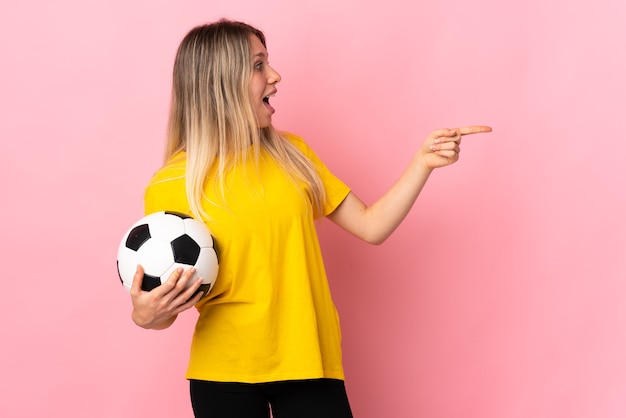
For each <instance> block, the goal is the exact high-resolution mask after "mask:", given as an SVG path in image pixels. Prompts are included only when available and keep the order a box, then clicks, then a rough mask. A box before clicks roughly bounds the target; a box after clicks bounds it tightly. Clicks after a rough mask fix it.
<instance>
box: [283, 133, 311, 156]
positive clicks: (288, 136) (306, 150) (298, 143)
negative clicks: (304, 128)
mask: <svg viewBox="0 0 626 418" xmlns="http://www.w3.org/2000/svg"><path fill="white" fill-rule="evenodd" d="M278 134H279V135H280V136H281V137H283V138H284V139H285V140H287V141H288V142H290V143H291V144H292V145H293V146H295V147H296V148H298V149H299V150H300V152H302V153H303V154H305V155H306V156H311V154H313V150H312V149H311V147H309V145H308V144H307V143H306V142H305V141H304V139H303V138H302V137H301V136H298V135H296V134H294V133H291V132H279V133H278Z"/></svg>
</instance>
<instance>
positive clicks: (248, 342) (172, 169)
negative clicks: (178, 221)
mask: <svg viewBox="0 0 626 418" xmlns="http://www.w3.org/2000/svg"><path fill="white" fill-rule="evenodd" d="M285 137H286V138H287V139H288V140H289V141H291V142H292V143H294V144H295V145H296V146H297V147H298V148H299V149H301V150H302V151H303V152H304V153H305V155H307V156H308V157H309V158H310V159H311V160H312V161H314V162H315V163H316V164H317V166H318V167H319V173H320V176H321V178H322V181H323V183H324V185H325V189H326V193H327V202H326V205H325V208H324V212H325V213H324V214H325V215H328V214H329V213H331V212H332V211H333V210H334V209H335V208H336V207H337V206H338V205H339V204H340V203H341V202H342V201H343V199H344V198H345V197H346V196H347V194H348V193H349V191H350V190H349V188H348V186H346V185H345V184H344V183H342V182H341V181H340V180H339V179H337V178H336V177H335V176H333V175H332V174H331V173H330V172H329V171H328V169H327V168H326V167H325V166H324V165H323V164H322V163H321V162H320V161H319V159H318V158H317V156H316V155H315V154H314V153H313V152H312V151H311V149H310V148H309V147H308V146H307V145H306V144H305V143H304V142H303V141H302V139H300V138H299V137H296V136H294V135H291V134H285ZM182 157H184V155H182ZM246 170H247V175H246V171H244V170H242V167H238V168H237V169H236V170H235V171H234V172H233V173H231V174H230V175H229V176H228V178H227V182H226V186H227V187H226V196H225V198H226V205H224V206H223V207H217V206H216V205H210V204H207V205H205V206H204V209H205V210H206V212H207V213H208V214H209V215H210V217H211V218H212V219H211V221H208V222H207V221H206V220H205V222H207V225H208V226H209V228H210V229H211V231H212V233H213V235H214V237H215V239H216V241H217V244H218V250H219V255H220V270H219V274H218V277H217V281H216V283H215V286H214V288H213V289H212V290H211V293H210V294H209V295H208V296H207V297H206V298H204V299H203V300H201V301H200V303H199V304H198V305H197V308H198V311H199V313H200V316H199V318H198V322H197V324H196V328H195V332H194V336H193V340H192V344H191V356H190V361H189V367H188V370H187V378H189V379H200V380H211V381H224V382H230V381H232V382H244V383H260V382H271V381H279V380H293V379H312V378H323V377H325V378H334V379H343V378H344V374H343V367H342V361H341V332H340V328H339V319H338V316H337V312H336V309H335V306H334V303H333V301H332V299H331V295H330V291H329V287H328V282H327V278H326V273H325V270H324V265H323V261H322V255H321V251H320V248H319V243H318V238H317V233H316V230H315V224H314V220H313V216H312V208H311V203H310V201H309V200H308V198H306V196H305V194H303V192H302V190H299V189H298V187H296V185H295V184H294V183H293V182H292V181H291V180H289V179H288V178H287V177H286V175H285V174H284V172H283V171H282V170H281V169H280V168H279V167H278V166H277V164H276V163H275V162H273V161H272V160H271V159H270V157H269V156H268V155H267V154H262V156H261V161H260V163H259V169H258V173H259V175H258V177H257V176H256V174H255V173H256V169H255V167H254V164H253V163H249V164H248V165H247V167H246ZM184 172H185V162H184V158H183V159H181V160H178V161H176V162H174V163H169V164H166V166H165V167H164V168H162V169H161V170H160V171H158V172H157V173H156V174H155V176H154V177H153V179H152V181H151V182H150V184H149V186H148V188H147V190H146V195H145V211H146V214H148V213H152V212H156V211H160V210H174V211H179V212H184V213H190V210H189V205H188V203H187V199H186V194H185V181H184ZM208 183H209V185H208V186H207V187H206V194H207V195H208V196H209V198H210V199H211V200H217V201H219V200H220V197H219V191H216V190H215V189H214V188H213V187H212V186H211V185H210V182H208Z"/></svg>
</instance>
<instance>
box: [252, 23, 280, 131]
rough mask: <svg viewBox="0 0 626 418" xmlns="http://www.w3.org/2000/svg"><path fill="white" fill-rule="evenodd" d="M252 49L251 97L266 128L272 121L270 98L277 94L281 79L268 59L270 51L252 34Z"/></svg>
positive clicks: (263, 126)
mask: <svg viewBox="0 0 626 418" xmlns="http://www.w3.org/2000/svg"><path fill="white" fill-rule="evenodd" d="M250 47H251V50H252V68H253V72H252V78H251V79H250V98H251V100H252V106H253V107H254V111H255V113H256V117H257V121H258V123H259V127H260V128H266V127H268V126H270V124H271V123H272V115H273V114H274V108H273V107H271V106H270V105H269V101H267V102H266V101H264V100H263V99H264V98H269V97H271V96H273V95H274V94H276V92H277V90H276V84H278V83H279V82H280V80H281V77H280V74H278V73H277V72H276V70H274V69H273V68H272V67H271V66H270V64H269V61H268V57H269V55H268V53H267V50H266V49H265V47H264V46H263V44H262V43H261V41H260V40H259V38H257V37H256V36H254V35H250Z"/></svg>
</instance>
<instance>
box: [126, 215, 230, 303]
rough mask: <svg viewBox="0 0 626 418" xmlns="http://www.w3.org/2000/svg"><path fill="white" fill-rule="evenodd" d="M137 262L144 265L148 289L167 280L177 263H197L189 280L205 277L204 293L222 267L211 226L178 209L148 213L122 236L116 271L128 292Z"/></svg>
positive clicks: (183, 264)
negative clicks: (194, 271)
mask: <svg viewBox="0 0 626 418" xmlns="http://www.w3.org/2000/svg"><path fill="white" fill-rule="evenodd" d="M138 264H141V266H142V267H143V269H144V277H143V282H142V286H141V288H142V289H143V290H145V291H150V290H152V289H154V288H155V287H157V286H160V285H161V284H163V283H165V281H166V280H167V279H168V277H169V276H170V274H171V273H172V272H173V271H174V270H175V269H176V268H178V267H183V268H184V269H188V268H190V267H195V268H196V274H194V276H193V277H192V278H190V279H189V283H192V281H193V280H194V279H196V278H197V277H202V279H203V280H202V285H201V286H200V291H202V293H203V296H202V297H204V296H206V294H207V293H209V291H210V290H211V287H212V286H213V283H215V279H216V277H217V271H218V268H219V261H218V254H217V248H216V246H215V241H214V240H213V236H212V235H211V231H209V228H207V226H206V225H205V224H204V223H202V222H200V221H198V220H196V219H194V218H192V217H190V216H188V215H185V214H182V213H177V212H156V213H152V214H150V215H147V216H145V217H143V218H141V219H140V220H139V221H137V222H135V223H134V224H133V225H132V226H131V227H130V228H129V229H128V231H127V232H126V233H125V234H124V236H123V237H122V241H121V242H120V246H119V248H118V251H117V272H118V274H119V277H120V280H121V281H122V285H123V286H124V288H126V290H127V291H128V292H130V288H131V286H132V283H133V277H134V275H135V271H136V270H137V265H138Z"/></svg>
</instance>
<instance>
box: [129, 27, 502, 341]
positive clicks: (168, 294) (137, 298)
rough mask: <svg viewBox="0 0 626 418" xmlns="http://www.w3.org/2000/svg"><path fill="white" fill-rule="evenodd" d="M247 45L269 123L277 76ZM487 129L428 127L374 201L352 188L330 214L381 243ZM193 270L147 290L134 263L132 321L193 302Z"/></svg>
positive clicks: (258, 101)
mask: <svg viewBox="0 0 626 418" xmlns="http://www.w3.org/2000/svg"><path fill="white" fill-rule="evenodd" d="M250 45H251V50H252V60H253V74H252V78H251V81H250V98H251V102H252V105H253V107H254V110H255V113H256V116H257V120H258V123H259V127H267V126H269V125H270V124H271V122H272V115H273V114H274V109H273V108H272V107H271V106H269V105H268V103H267V102H265V101H264V100H263V99H264V98H266V97H268V96H273V95H274V94H275V93H276V91H277V90H276V84H277V83H279V82H280V80H281V77H280V74H278V72H276V70H274V69H273V68H272V67H271V66H270V65H269V62H268V54H267V50H266V49H265V47H264V46H263V44H262V43H261V42H260V40H259V39H258V38H257V37H256V36H251V38H250ZM486 132H491V127H489V126H466V127H462V128H452V129H445V128H444V129H437V130H435V131H433V132H431V133H430V135H428V137H427V138H426V139H425V140H424V141H423V143H422V145H421V146H420V148H419V150H418V151H417V153H416V154H415V156H414V157H413V159H412V160H411V162H410V164H409V166H408V167H407V168H406V170H405V171H404V172H403V173H402V175H401V176H400V178H399V179H398V180H397V181H396V183H395V184H393V185H392V186H391V188H389V190H387V192H386V193H384V194H383V196H381V197H380V198H379V199H378V200H377V201H376V202H374V203H373V204H371V205H366V204H365V203H363V201H361V200H360V199H359V198H358V197H357V196H356V195H355V194H354V193H352V192H350V193H349V194H348V196H347V197H346V198H345V199H344V201H343V202H342V203H341V204H340V205H339V206H338V207H337V208H336V209H335V210H334V211H333V212H332V213H331V214H330V215H328V218H329V219H330V220H331V221H332V222H334V223H335V224H337V225H338V226H339V227H341V228H343V229H344V230H346V231H347V232H349V233H351V234H352V235H354V236H356V237H357V238H360V239H362V240H363V241H366V242H368V243H371V244H381V243H382V242H384V241H385V240H386V239H387V238H388V237H389V236H390V235H391V234H392V233H393V231H395V229H396V228H397V227H398V226H399V225H400V223H401V222H402V221H403V220H404V218H405V217H406V215H407V214H408V213H409V211H410V210H411V208H412V207H413V204H414V203H415V201H416V200H417V197H418V196H419V194H420V192H421V191H422V189H423V188H424V185H425V184H426V181H427V180H428V178H429V176H430V174H431V173H432V172H433V170H435V169H436V168H440V167H445V166H448V165H450V164H454V163H455V162H456V161H457V160H458V159H459V153H460V152H461V149H460V144H461V139H462V137H463V136H466V135H472V134H479V133H486ZM193 274H194V270H193V269H189V270H187V271H183V269H178V270H176V271H175V272H174V273H172V275H171V276H170V277H169V278H168V280H167V281H166V282H165V283H164V284H162V285H161V286H159V287H157V288H155V289H153V290H152V291H150V292H145V291H143V290H141V283H142V280H143V268H142V267H141V266H138V267H137V272H136V273H135V276H134V279H133V285H132V288H131V291H130V295H131V299H132V303H133V312H132V318H133V321H134V322H135V323H136V324H137V325H139V326H140V327H143V328H149V329H165V328H167V327H169V326H170V325H172V324H173V323H174V321H175V320H176V317H177V315H178V314H179V313H181V312H183V311H185V310H187V309H190V308H191V307H193V306H194V305H195V304H196V303H198V301H199V300H200V298H201V294H200V293H198V294H197V295H195V296H194V294H195V293H196V291H197V290H198V289H199V287H200V285H201V284H202V279H201V278H198V279H197V280H196V281H195V282H194V283H193V284H192V285H190V286H188V287H187V286H186V283H187V282H188V281H189V279H190V278H191V277H192V276H193Z"/></svg>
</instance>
